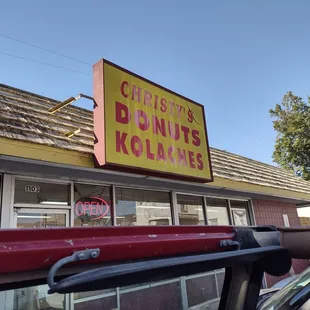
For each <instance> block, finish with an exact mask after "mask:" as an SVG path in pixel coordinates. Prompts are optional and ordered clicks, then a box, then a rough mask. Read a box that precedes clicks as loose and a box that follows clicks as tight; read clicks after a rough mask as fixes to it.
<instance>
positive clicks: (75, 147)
mask: <svg viewBox="0 0 310 310" xmlns="http://www.w3.org/2000/svg"><path fill="white" fill-rule="evenodd" d="M57 103H59V101H56V100H54V99H50V98H46V97H43V96H40V95H37V94H33V93H29V92H26V91H23V90H20V89H16V88H13V87H9V86H6V85H3V84H0V137H2V138H8V139H14V140H19V141H24V142H30V143H37V144H41V145H47V146H52V147H55V148H60V149H65V150H72V151H78V152H81V153H87V154H92V153H93V143H94V139H93V126H92V124H93V113H92V111H89V110H85V109H82V108H79V107H76V106H67V107H65V108H63V109H61V110H60V111H58V112H56V113H55V114H50V113H49V112H48V110H49V109H50V108H51V107H53V106H55V104H57ZM77 128H80V132H79V133H77V134H76V135H74V136H73V137H71V138H68V137H67V136H66V133H68V132H70V131H74V130H75V129H77ZM211 159H212V167H213V172H214V177H215V178H216V177H218V178H224V179H228V180H232V181H238V182H246V183H250V184H255V185H261V186H267V187H272V188H277V189H283V190H289V191H296V192H301V193H309V192H310V182H307V181H304V180H303V179H301V178H299V177H296V176H294V175H293V174H292V173H291V172H289V171H286V170H284V169H281V168H277V167H274V166H271V165H267V164H264V163H261V162H258V161H255V160H251V159H248V158H245V157H242V156H238V155H235V154H231V153H228V152H226V151H221V150H218V149H215V148H211Z"/></svg>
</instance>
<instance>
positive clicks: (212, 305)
mask: <svg viewBox="0 0 310 310" xmlns="http://www.w3.org/2000/svg"><path fill="white" fill-rule="evenodd" d="M224 276H225V269H221V270H214V271H213V272H209V273H207V274H200V275H195V276H189V277H186V291H187V302H188V307H189V309H191V308H193V309H218V305H219V301H220V297H221V293H222V288H223V279H224Z"/></svg>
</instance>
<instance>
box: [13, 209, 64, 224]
mask: <svg viewBox="0 0 310 310" xmlns="http://www.w3.org/2000/svg"><path fill="white" fill-rule="evenodd" d="M14 223H15V225H14V226H15V228H32V229H33V228H53V227H68V226H69V211H68V210H61V209H60V210H57V209H56V210H55V209H27V208H14Z"/></svg>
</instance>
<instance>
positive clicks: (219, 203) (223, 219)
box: [206, 197, 230, 225]
mask: <svg viewBox="0 0 310 310" xmlns="http://www.w3.org/2000/svg"><path fill="white" fill-rule="evenodd" d="M206 202H207V218H208V225H229V224H230V223H229V216H228V204H227V200H225V199H218V198H210V197H208V198H206Z"/></svg>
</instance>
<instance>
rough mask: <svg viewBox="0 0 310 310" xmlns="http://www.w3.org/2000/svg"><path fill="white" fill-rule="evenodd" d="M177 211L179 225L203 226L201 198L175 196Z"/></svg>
mask: <svg viewBox="0 0 310 310" xmlns="http://www.w3.org/2000/svg"><path fill="white" fill-rule="evenodd" d="M177 202H178V205H177V208H178V209H177V210H178V216H179V223H180V225H204V224H205V220H204V215H203V198H202V197H199V196H190V195H177Z"/></svg>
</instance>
